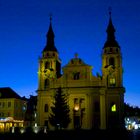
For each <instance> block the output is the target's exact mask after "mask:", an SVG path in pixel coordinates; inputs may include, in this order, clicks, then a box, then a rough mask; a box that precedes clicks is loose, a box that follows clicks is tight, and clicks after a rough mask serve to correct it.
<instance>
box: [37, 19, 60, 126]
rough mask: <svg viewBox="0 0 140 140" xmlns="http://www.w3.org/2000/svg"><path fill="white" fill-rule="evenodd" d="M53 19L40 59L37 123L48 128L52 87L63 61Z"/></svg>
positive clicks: (58, 75)
mask: <svg viewBox="0 0 140 140" xmlns="http://www.w3.org/2000/svg"><path fill="white" fill-rule="evenodd" d="M54 37H55V35H54V32H53V28H52V18H51V17H50V25H49V30H48V32H47V35H46V45H45V47H44V49H43V51H42V56H41V58H39V69H38V90H37V93H38V103H37V110H38V111H37V112H38V114H37V119H38V120H37V123H38V125H45V126H48V117H47V116H48V103H49V102H50V98H48V97H50V92H49V90H50V86H51V85H52V83H53V82H54V81H55V80H56V79H57V78H59V77H60V76H61V61H60V59H59V54H58V51H57V48H56V47H55V43H54Z"/></svg>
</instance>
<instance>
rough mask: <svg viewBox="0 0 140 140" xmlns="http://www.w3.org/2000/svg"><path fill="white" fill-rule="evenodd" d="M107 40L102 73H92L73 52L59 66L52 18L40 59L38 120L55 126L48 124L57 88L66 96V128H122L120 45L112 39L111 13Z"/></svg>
mask: <svg viewBox="0 0 140 140" xmlns="http://www.w3.org/2000/svg"><path fill="white" fill-rule="evenodd" d="M106 32H107V39H106V42H105V44H104V46H103V48H102V50H101V51H102V74H101V75H97V76H95V75H93V74H92V66H90V65H88V64H86V63H85V62H84V61H83V60H82V59H81V58H79V57H78V55H77V54H75V57H74V58H72V59H71V60H70V61H69V62H68V64H67V65H65V66H64V67H63V68H62V71H63V74H61V60H60V59H59V54H58V50H57V48H56V47H55V42H54V32H53V29H52V21H51V19H50V26H49V30H48V32H47V35H46V38H47V42H46V45H45V48H44V50H43V51H42V56H41V58H40V59H39V69H38V89H37V93H38V97H37V98H38V99H37V101H38V102H37V113H38V114H37V123H38V125H39V126H47V127H48V128H50V129H54V128H53V127H52V126H51V125H50V123H49V114H50V111H51V109H50V107H51V106H52V102H53V98H52V97H53V95H54V93H55V92H56V89H57V88H58V87H61V88H62V90H63V92H64V93H65V94H67V95H68V104H69V107H70V117H71V122H70V124H69V126H68V129H74V128H81V129H94V128H95V129H108V128H123V127H124V114H123V108H124V107H123V106H124V92H125V88H124V87H123V75H122V74H123V68H122V54H121V48H120V46H119V44H118V42H117V41H116V39H115V28H114V26H113V23H112V19H111V13H110V14H109V23H108V27H107V30H106Z"/></svg>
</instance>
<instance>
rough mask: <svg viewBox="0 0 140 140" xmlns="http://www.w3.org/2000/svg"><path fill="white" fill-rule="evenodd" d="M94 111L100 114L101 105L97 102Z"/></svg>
mask: <svg viewBox="0 0 140 140" xmlns="http://www.w3.org/2000/svg"><path fill="white" fill-rule="evenodd" d="M94 111H95V112H99V111H100V104H99V102H97V101H96V102H95V103H94Z"/></svg>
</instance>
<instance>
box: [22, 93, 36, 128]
mask: <svg viewBox="0 0 140 140" xmlns="http://www.w3.org/2000/svg"><path fill="white" fill-rule="evenodd" d="M36 106H37V96H33V95H30V98H29V99H27V109H26V112H25V119H24V125H25V126H26V127H30V126H35V120H36Z"/></svg>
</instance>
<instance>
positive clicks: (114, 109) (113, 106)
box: [111, 104, 116, 112]
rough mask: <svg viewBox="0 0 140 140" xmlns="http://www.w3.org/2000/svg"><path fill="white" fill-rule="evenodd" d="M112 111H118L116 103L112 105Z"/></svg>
mask: <svg viewBox="0 0 140 140" xmlns="http://www.w3.org/2000/svg"><path fill="white" fill-rule="evenodd" d="M111 111H112V112H116V104H113V105H112V106H111Z"/></svg>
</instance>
